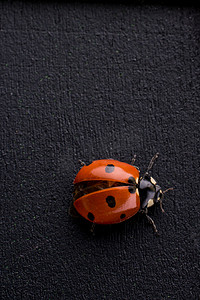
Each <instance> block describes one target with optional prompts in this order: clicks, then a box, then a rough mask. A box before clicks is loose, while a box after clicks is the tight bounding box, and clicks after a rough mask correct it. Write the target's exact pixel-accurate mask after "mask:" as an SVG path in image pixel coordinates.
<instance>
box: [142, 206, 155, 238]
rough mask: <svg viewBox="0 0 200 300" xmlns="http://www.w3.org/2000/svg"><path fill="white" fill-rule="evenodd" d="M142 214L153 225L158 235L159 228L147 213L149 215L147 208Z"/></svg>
mask: <svg viewBox="0 0 200 300" xmlns="http://www.w3.org/2000/svg"><path fill="white" fill-rule="evenodd" d="M142 213H144V214H145V216H146V218H147V220H148V221H149V223H151V225H152V226H153V229H154V231H155V233H156V234H158V230H157V227H156V224H155V222H154V220H153V219H152V218H151V217H149V215H148V214H147V213H148V210H147V208H146V209H144V210H142Z"/></svg>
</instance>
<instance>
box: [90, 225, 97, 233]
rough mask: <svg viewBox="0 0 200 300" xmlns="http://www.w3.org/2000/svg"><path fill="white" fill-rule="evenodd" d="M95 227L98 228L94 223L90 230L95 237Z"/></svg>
mask: <svg viewBox="0 0 200 300" xmlns="http://www.w3.org/2000/svg"><path fill="white" fill-rule="evenodd" d="M95 227H96V224H95V223H92V226H91V228H90V232H91V233H92V235H95Z"/></svg>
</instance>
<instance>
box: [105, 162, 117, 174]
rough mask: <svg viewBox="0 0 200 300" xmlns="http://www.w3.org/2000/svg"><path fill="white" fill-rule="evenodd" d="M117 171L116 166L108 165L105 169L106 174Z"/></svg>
mask: <svg viewBox="0 0 200 300" xmlns="http://www.w3.org/2000/svg"><path fill="white" fill-rule="evenodd" d="M114 169H115V166H114V165H113V164H108V165H107V166H106V167H105V171H106V173H112V172H113V171H114Z"/></svg>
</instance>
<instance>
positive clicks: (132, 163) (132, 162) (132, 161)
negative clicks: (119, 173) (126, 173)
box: [131, 154, 136, 165]
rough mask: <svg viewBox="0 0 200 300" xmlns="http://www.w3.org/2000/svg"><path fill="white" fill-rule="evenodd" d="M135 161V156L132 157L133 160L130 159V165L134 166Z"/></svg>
mask: <svg viewBox="0 0 200 300" xmlns="http://www.w3.org/2000/svg"><path fill="white" fill-rule="evenodd" d="M135 160H136V154H135V155H134V156H133V158H132V160H131V165H134V163H135Z"/></svg>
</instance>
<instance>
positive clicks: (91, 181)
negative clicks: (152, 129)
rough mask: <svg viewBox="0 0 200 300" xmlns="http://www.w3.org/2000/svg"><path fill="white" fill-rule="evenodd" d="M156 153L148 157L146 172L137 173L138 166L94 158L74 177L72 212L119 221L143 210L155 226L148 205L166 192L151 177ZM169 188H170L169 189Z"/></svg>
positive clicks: (101, 220) (98, 219)
mask: <svg viewBox="0 0 200 300" xmlns="http://www.w3.org/2000/svg"><path fill="white" fill-rule="evenodd" d="M158 155H159V154H158V153H156V154H155V155H154V156H153V158H152V159H151V161H150V163H149V166H148V168H147V171H146V172H145V174H144V175H143V176H140V172H139V169H138V168H137V167H136V166H134V165H133V164H134V162H135V157H134V159H133V160H132V164H127V163H124V162H120V161H118V160H114V159H101V160H95V161H93V162H92V163H91V164H90V165H85V163H83V162H81V163H82V165H83V167H82V168H81V170H80V171H79V172H78V174H77V175H76V177H75V179H74V195H73V203H72V207H71V209H70V213H71V214H73V215H74V214H76V215H81V216H82V217H83V218H85V219H86V220H88V221H90V222H92V223H93V225H92V231H93V229H94V226H95V224H103V225H104V224H105V225H106V224H116V223H121V222H123V221H125V220H127V219H129V218H131V217H133V216H134V215H135V214H136V213H138V212H142V213H143V214H145V216H146V217H147V219H148V221H149V222H150V223H151V224H152V225H153V228H154V231H155V232H156V233H157V228H156V225H155V223H154V221H153V220H152V219H151V218H150V217H149V216H148V208H149V207H151V206H153V205H154V204H155V203H160V208H161V210H162V212H164V210H163V208H162V198H163V195H164V193H165V192H166V191H168V190H169V189H167V190H166V191H164V192H163V191H162V190H161V187H160V186H159V185H158V184H157V183H156V181H155V180H154V179H153V178H152V177H151V176H150V174H149V171H150V169H151V168H152V166H153V164H154V162H155V160H156V159H157V157H158ZM170 189H171V188H170Z"/></svg>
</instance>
